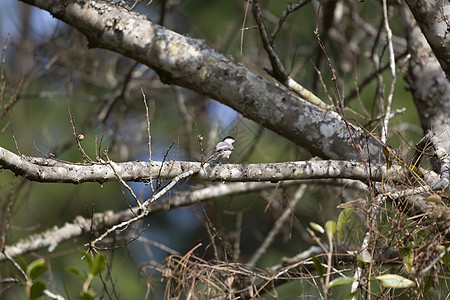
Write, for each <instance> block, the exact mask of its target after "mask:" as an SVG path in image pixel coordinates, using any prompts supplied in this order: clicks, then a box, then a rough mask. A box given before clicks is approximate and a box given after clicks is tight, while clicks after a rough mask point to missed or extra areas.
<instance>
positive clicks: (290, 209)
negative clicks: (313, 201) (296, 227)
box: [247, 184, 306, 266]
mask: <svg viewBox="0 0 450 300" xmlns="http://www.w3.org/2000/svg"><path fill="white" fill-rule="evenodd" d="M305 190H306V185H304V184H302V185H300V186H299V187H298V189H297V191H296V192H295V194H294V196H293V197H292V199H291V201H289V204H288V207H287V208H286V210H285V211H284V212H283V214H282V215H281V216H280V218H278V220H277V221H276V222H275V224H274V226H273V228H272V229H271V230H270V232H269V233H268V234H267V236H266V238H265V239H264V242H263V243H262V244H261V246H259V247H258V249H257V250H256V251H255V253H254V254H253V255H252V257H251V258H250V260H249V261H248V262H247V265H248V266H254V265H255V264H256V262H257V261H258V260H259V259H260V258H261V256H262V255H263V254H264V253H265V252H266V251H267V249H268V248H269V246H270V245H271V244H272V243H273V241H274V239H275V236H276V235H277V234H278V233H279V232H280V230H281V228H282V227H283V225H284V222H286V220H287V219H288V218H289V216H290V215H291V214H292V212H293V209H294V208H295V205H296V204H297V202H298V201H299V200H300V199H301V198H302V196H303V194H304V193H305Z"/></svg>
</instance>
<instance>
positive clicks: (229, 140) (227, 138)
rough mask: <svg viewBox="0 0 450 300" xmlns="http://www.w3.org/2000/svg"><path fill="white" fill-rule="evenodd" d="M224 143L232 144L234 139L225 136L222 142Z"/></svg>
mask: <svg viewBox="0 0 450 300" xmlns="http://www.w3.org/2000/svg"><path fill="white" fill-rule="evenodd" d="M225 141H227V142H228V143H230V144H233V143H234V142H235V141H236V140H235V139H234V137H232V136H231V135H229V136H226V137H224V138H223V140H222V142H225Z"/></svg>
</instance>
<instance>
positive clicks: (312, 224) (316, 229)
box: [309, 222, 325, 233]
mask: <svg viewBox="0 0 450 300" xmlns="http://www.w3.org/2000/svg"><path fill="white" fill-rule="evenodd" d="M309 226H311V228H312V229H314V230H315V231H317V232H320V233H324V232H325V229H323V227H322V226H320V225H319V224H317V223H314V222H309Z"/></svg>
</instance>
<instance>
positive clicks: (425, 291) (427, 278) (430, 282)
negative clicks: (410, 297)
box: [423, 276, 433, 296]
mask: <svg viewBox="0 0 450 300" xmlns="http://www.w3.org/2000/svg"><path fill="white" fill-rule="evenodd" d="M424 283H425V285H424V287H423V295H424V296H426V295H427V294H428V291H429V290H430V289H431V287H432V286H433V277H431V276H425V278H424Z"/></svg>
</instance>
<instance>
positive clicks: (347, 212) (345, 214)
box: [336, 208, 355, 241]
mask: <svg viewBox="0 0 450 300" xmlns="http://www.w3.org/2000/svg"><path fill="white" fill-rule="evenodd" d="M354 210H355V208H346V209H344V210H343V211H341V213H340V214H339V217H338V221H337V225H336V230H337V233H336V239H337V240H338V241H340V240H341V236H342V233H343V231H344V228H345V225H347V223H348V221H350V217H351V216H352V212H353V211H354Z"/></svg>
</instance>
